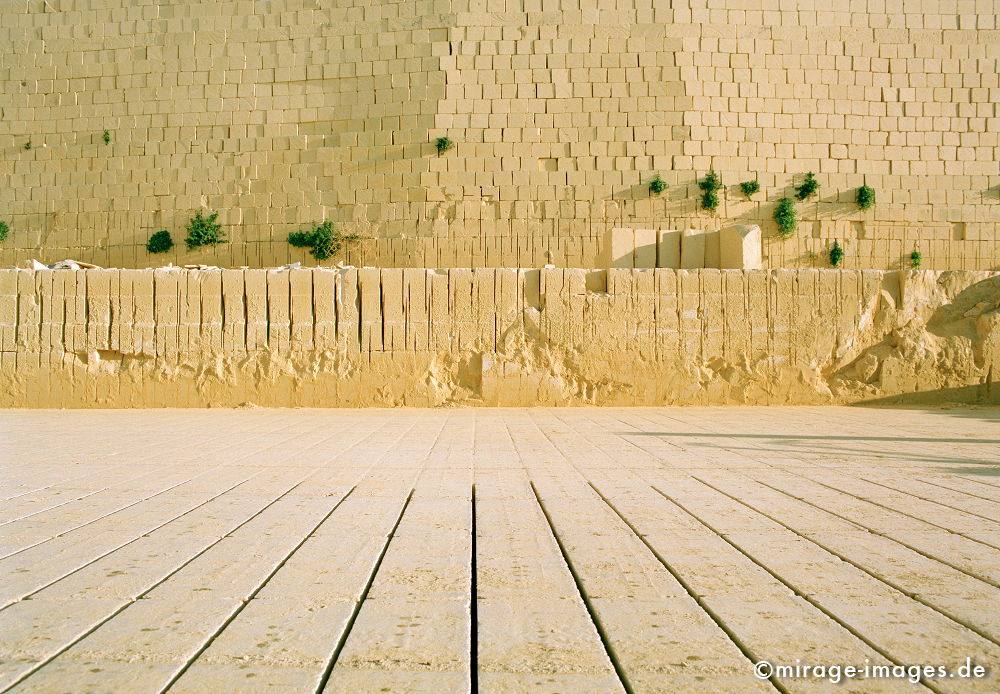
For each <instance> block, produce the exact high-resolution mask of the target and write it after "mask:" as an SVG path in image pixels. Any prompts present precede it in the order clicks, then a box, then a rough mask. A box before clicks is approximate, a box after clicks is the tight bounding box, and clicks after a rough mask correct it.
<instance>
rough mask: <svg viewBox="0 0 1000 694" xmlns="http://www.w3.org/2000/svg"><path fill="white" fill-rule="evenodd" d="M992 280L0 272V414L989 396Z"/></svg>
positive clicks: (726, 273) (998, 296)
mask: <svg viewBox="0 0 1000 694" xmlns="http://www.w3.org/2000/svg"><path fill="white" fill-rule="evenodd" d="M998 305H1000V273H989V272H972V271H965V272H932V271H905V272H881V271H860V272H859V271H836V270H771V271H769V270H710V269H703V270H690V271H689V270H670V269H649V270H635V269H611V270H593V271H590V270H561V269H541V270H523V269H522V270H516V269H514V270H507V269H474V270H470V269H450V270H424V269H374V268H367V269H341V270H280V271H267V270H214V271H211V270H210V271H186V270H177V269H174V270H166V269H161V270H155V271H154V270H87V271H72V270H40V271H29V270H0V407H157V406H172V407H193V406H224V407H225V406H229V407H231V406H238V405H241V404H244V403H247V402H250V403H254V404H257V405H261V406H265V405H267V406H299V405H305V406H373V405H374V406H398V405H414V406H441V405H456V404H461V405H511V406H530V405H662V404H702V405H706V404H820V403H844V402H858V401H864V400H871V399H877V398H883V397H887V396H896V395H899V394H909V395H912V394H914V393H917V392H923V393H926V394H928V397H929V398H931V399H937V400H953V399H965V400H968V399H969V398H972V399H975V398H989V397H996V395H1000V392H994V391H993V387H992V381H993V380H994V379H997V377H998V376H1000V308H998Z"/></svg>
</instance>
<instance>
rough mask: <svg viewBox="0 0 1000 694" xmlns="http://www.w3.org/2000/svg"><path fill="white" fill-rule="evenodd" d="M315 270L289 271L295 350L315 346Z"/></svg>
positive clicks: (290, 306) (293, 344)
mask: <svg viewBox="0 0 1000 694" xmlns="http://www.w3.org/2000/svg"><path fill="white" fill-rule="evenodd" d="M313 272H314V271H313V270H306V269H301V268H300V269H294V270H289V271H288V286H289V311H290V316H289V318H290V321H291V344H292V347H293V349H308V348H311V347H312V346H313V296H312V290H313V288H312V275H313Z"/></svg>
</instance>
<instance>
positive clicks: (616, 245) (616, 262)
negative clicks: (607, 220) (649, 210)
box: [604, 228, 635, 268]
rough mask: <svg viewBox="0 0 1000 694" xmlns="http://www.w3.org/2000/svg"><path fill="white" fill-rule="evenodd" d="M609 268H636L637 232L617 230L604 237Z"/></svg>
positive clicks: (608, 232) (607, 233) (610, 231)
mask: <svg viewBox="0 0 1000 694" xmlns="http://www.w3.org/2000/svg"><path fill="white" fill-rule="evenodd" d="M604 254H605V257H606V263H607V267H629V268H630V267H635V265H634V263H635V232H633V231H632V230H631V229H620V228H615V229H611V230H609V231H607V232H606V233H605V235H604Z"/></svg>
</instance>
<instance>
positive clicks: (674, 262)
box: [656, 229, 681, 270]
mask: <svg viewBox="0 0 1000 694" xmlns="http://www.w3.org/2000/svg"><path fill="white" fill-rule="evenodd" d="M656 236H657V240H656V267H669V268H673V269H675V270H676V269H677V268H679V267H680V266H681V232H679V231H677V230H675V229H662V230H660V231H658V232H656Z"/></svg>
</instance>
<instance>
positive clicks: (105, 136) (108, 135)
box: [101, 130, 111, 145]
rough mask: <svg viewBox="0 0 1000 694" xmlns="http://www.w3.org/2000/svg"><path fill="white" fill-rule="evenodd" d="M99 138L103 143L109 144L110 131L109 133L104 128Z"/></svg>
mask: <svg viewBox="0 0 1000 694" xmlns="http://www.w3.org/2000/svg"><path fill="white" fill-rule="evenodd" d="M101 139H102V140H104V144H106V145H110V144H111V133H109V132H108V131H107V130H105V131H104V135H102V136H101Z"/></svg>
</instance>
